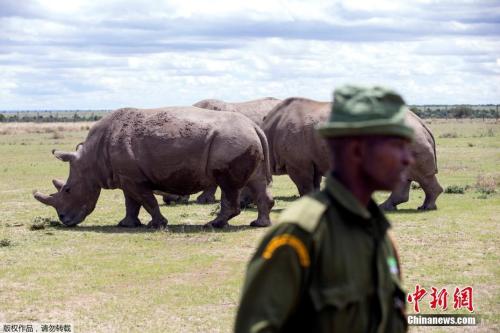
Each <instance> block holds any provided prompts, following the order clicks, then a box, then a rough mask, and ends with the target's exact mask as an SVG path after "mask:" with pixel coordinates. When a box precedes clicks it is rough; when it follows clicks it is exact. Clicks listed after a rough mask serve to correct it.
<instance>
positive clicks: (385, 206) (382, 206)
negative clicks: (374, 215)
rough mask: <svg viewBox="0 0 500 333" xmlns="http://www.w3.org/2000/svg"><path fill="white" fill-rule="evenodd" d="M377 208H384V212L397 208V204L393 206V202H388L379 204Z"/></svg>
mask: <svg viewBox="0 0 500 333" xmlns="http://www.w3.org/2000/svg"><path fill="white" fill-rule="evenodd" d="M379 208H380V209H382V210H385V211H386V212H393V211H396V210H398V207H397V206H394V205H393V204H390V203H383V204H381V205H380V206H379Z"/></svg>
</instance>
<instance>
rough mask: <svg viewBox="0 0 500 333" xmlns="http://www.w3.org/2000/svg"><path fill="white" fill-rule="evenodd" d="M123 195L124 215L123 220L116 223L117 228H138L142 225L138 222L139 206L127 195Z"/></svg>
mask: <svg viewBox="0 0 500 333" xmlns="http://www.w3.org/2000/svg"><path fill="white" fill-rule="evenodd" d="M123 194H124V195H125V209H126V215H125V217H124V218H123V220H121V221H120V222H119V223H118V226H119V227H125V228H136V227H140V226H141V225H142V223H141V221H140V220H139V210H140V209H141V204H140V203H139V202H137V201H136V200H134V199H133V198H132V197H131V196H130V195H128V194H127V193H125V192H124V193H123Z"/></svg>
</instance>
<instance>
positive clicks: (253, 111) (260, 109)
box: [193, 97, 281, 127]
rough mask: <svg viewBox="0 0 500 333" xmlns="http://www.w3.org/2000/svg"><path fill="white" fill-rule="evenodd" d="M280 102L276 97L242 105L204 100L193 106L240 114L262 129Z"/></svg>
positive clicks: (217, 100)
mask: <svg viewBox="0 0 500 333" xmlns="http://www.w3.org/2000/svg"><path fill="white" fill-rule="evenodd" d="M280 102H281V100H279V99H277V98H274V97H266V98H261V99H256V100H253V101H247V102H240V103H228V102H224V101H221V100H219V99H204V100H201V101H199V102H197V103H195V104H193V106H196V107H199V108H203V109H208V110H214V111H229V112H238V113H241V114H243V115H245V116H247V117H248V118H250V119H251V120H252V121H253V122H254V123H256V124H257V125H259V127H262V123H263V122H264V118H265V117H266V116H267V114H268V113H269V111H271V110H272V109H273V108H274V107H275V106H276V105H278V104H279V103H280Z"/></svg>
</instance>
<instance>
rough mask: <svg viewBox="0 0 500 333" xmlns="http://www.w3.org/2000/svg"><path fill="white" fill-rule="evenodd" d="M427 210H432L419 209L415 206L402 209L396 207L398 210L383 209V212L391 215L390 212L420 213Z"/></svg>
mask: <svg viewBox="0 0 500 333" xmlns="http://www.w3.org/2000/svg"><path fill="white" fill-rule="evenodd" d="M427 212H432V210H419V209H416V208H403V209H398V210H392V211H384V213H385V214H388V215H391V214H396V213H399V214H422V213H427Z"/></svg>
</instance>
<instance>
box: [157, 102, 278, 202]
mask: <svg viewBox="0 0 500 333" xmlns="http://www.w3.org/2000/svg"><path fill="white" fill-rule="evenodd" d="M280 102H281V100H279V99H277V98H274V97H265V98H261V99H256V100H252V101H247V102H240V103H229V102H224V101H222V100H219V99H204V100H201V101H199V102H197V103H195V104H193V106H195V107H199V108H203V109H207V110H213V111H228V112H236V113H241V114H243V115H244V116H246V117H248V118H250V119H251V120H252V121H253V122H254V123H256V124H257V125H258V126H259V127H261V126H262V123H263V121H264V118H265V116H266V115H267V114H268V112H269V111H271V110H272V109H273V108H274V107H275V106H276V105H278V104H279V103H280ZM216 190H217V186H211V187H210V188H207V189H205V190H204V191H203V193H201V194H200V195H199V196H198V197H197V198H196V202H197V203H200V204H207V203H214V202H215V191H216ZM188 200H189V196H178V195H175V194H170V193H168V194H164V195H163V201H164V202H165V204H167V205H168V204H170V203H172V202H177V203H187V201H188ZM252 201H254V199H253V198H252V195H251V191H249V190H248V189H247V188H245V189H244V190H243V195H242V202H241V205H242V207H244V206H246V205H247V204H248V203H250V202H252Z"/></svg>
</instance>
